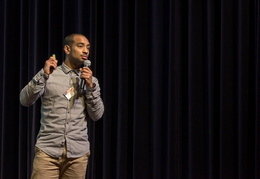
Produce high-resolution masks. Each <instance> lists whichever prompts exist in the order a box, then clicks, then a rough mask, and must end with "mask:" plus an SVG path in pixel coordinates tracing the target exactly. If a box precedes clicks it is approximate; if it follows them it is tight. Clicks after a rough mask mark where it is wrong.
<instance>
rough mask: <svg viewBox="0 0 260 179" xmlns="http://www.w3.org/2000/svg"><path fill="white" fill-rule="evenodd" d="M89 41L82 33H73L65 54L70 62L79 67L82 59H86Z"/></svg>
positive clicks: (82, 61)
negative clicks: (71, 41) (72, 40)
mask: <svg viewBox="0 0 260 179" xmlns="http://www.w3.org/2000/svg"><path fill="white" fill-rule="evenodd" d="M89 49H90V43H89V41H88V39H87V38H86V37H84V36H82V35H75V36H74V42H73V43H72V45H71V47H70V48H69V50H68V53H67V55H69V59H70V62H71V64H73V66H75V67H80V66H81V65H82V64H83V63H84V60H87V59H88V56H89Z"/></svg>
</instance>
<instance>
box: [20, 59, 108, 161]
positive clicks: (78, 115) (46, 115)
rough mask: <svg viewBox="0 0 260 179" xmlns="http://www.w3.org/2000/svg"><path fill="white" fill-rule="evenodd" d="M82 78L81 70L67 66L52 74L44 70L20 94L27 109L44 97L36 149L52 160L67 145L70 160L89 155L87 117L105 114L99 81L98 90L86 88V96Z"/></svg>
mask: <svg viewBox="0 0 260 179" xmlns="http://www.w3.org/2000/svg"><path fill="white" fill-rule="evenodd" d="M79 75H80V72H79V70H71V69H70V68H69V67H68V66H66V65H65V63H62V65H60V66H58V67H57V69H56V70H54V71H53V73H52V74H50V75H46V74H44V71H43V69H41V70H40V71H39V72H38V73H37V74H36V75H35V76H34V77H33V79H32V80H31V81H30V82H29V83H28V84H27V85H26V86H25V87H24V88H23V89H22V90H21V92H20V102H21V104H22V105H24V106H30V105H32V104H33V103H34V102H35V101H36V100H37V99H38V98H39V97H41V101H42V105H41V128H40V130H39V133H38V136H37V142H36V147H38V148H40V149H41V150H43V151H44V152H45V153H47V154H49V155H51V156H53V157H60V156H61V155H62V152H63V148H64V145H65V143H66V145H67V157H68V158H77V157H81V156H83V155H84V154H86V153H88V152H89V150H90V147H89V141H88V133H87V132H88V131H87V119H86V118H87V116H89V117H90V118H91V119H92V120H94V121H96V120H98V119H100V118H101V117H102V115H103V113H104V105H103V101H102V99H101V97H100V87H99V84H98V80H97V78H95V77H93V79H92V80H93V83H94V84H95V87H94V88H88V87H86V86H85V92H86V93H85V94H84V95H80V94H79V93H78V91H79V82H80V77H79Z"/></svg>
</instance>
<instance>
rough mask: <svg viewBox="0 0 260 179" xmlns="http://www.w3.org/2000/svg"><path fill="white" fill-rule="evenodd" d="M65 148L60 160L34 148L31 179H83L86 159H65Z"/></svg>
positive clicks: (85, 157)
mask: <svg viewBox="0 0 260 179" xmlns="http://www.w3.org/2000/svg"><path fill="white" fill-rule="evenodd" d="M66 153H67V151H66V147H64V151H63V154H62V157H61V158H54V157H51V156H49V155H47V154H46V153H44V152H43V151H42V150H40V149H39V148H37V147H36V148H35V157H34V161H33V171H32V176H31V179H69V178H70V179H71V178H72V179H85V175H86V170H87V165H88V157H89V154H86V155H84V156H82V157H80V158H73V159H71V158H67V157H66Z"/></svg>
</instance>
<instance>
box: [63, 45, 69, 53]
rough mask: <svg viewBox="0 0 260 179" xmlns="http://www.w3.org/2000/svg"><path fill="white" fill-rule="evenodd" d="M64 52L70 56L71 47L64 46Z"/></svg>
mask: <svg viewBox="0 0 260 179" xmlns="http://www.w3.org/2000/svg"><path fill="white" fill-rule="evenodd" d="M64 52H65V53H66V54H67V55H68V54H70V46H69V45H64Z"/></svg>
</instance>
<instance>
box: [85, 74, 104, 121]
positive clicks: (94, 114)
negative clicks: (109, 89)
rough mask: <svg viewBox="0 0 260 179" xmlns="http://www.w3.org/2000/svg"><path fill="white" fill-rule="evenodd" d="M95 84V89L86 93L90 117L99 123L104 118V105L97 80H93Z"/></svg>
mask: <svg viewBox="0 0 260 179" xmlns="http://www.w3.org/2000/svg"><path fill="white" fill-rule="evenodd" d="M93 83H94V88H87V91H86V105H87V111H88V115H89V117H90V118H91V119H92V120H94V121H97V120H99V119H100V118H101V117H102V116H103V113H104V104H103V100H102V98H101V93H100V87H99V83H98V80H97V78H95V77H94V78H93Z"/></svg>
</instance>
